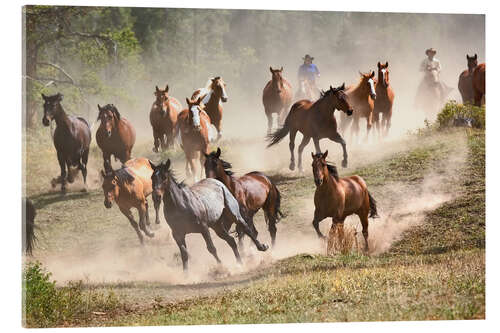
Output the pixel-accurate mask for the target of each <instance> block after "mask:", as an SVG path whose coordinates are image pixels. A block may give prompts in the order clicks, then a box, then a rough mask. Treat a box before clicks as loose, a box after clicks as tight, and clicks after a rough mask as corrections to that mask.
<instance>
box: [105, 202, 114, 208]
mask: <svg viewBox="0 0 500 333" xmlns="http://www.w3.org/2000/svg"><path fill="white" fill-rule="evenodd" d="M111 206H113V203H112V202H111V201H107V200H104V207H106V208H108V209H109V208H111Z"/></svg>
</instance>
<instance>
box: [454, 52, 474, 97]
mask: <svg viewBox="0 0 500 333" xmlns="http://www.w3.org/2000/svg"><path fill="white" fill-rule="evenodd" d="M466 56H467V69H466V70H464V71H463V72H462V73H460V76H459V77H458V91H460V95H462V103H463V104H465V103H473V102H474V87H473V86H472V76H473V74H474V69H476V67H477V54H474V56H473V57H469V55H468V54H467V55H466Z"/></svg>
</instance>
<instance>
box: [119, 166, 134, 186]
mask: <svg viewBox="0 0 500 333" xmlns="http://www.w3.org/2000/svg"><path fill="white" fill-rule="evenodd" d="M115 175H116V178H118V181H119V182H120V183H121V184H131V183H132V182H133V181H134V179H135V177H134V175H133V174H132V173H131V172H130V170H129V168H128V167H125V166H122V167H121V168H120V169H118V170H116V171H115Z"/></svg>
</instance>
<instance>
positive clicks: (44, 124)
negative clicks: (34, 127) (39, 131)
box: [42, 117, 50, 126]
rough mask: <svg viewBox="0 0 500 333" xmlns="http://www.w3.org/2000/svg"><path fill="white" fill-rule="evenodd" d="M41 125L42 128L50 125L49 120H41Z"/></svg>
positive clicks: (44, 118) (45, 118)
mask: <svg viewBox="0 0 500 333" xmlns="http://www.w3.org/2000/svg"><path fill="white" fill-rule="evenodd" d="M42 124H43V126H49V125H50V120H48V119H47V117H43V118H42Z"/></svg>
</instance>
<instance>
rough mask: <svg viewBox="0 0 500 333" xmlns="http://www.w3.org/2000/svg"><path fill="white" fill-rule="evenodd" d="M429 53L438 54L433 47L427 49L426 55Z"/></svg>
mask: <svg viewBox="0 0 500 333" xmlns="http://www.w3.org/2000/svg"><path fill="white" fill-rule="evenodd" d="M429 53H432V54H436V53H437V51H436V50H435V49H433V48H432V47H431V48H430V49H427V50H425V55H429Z"/></svg>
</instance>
